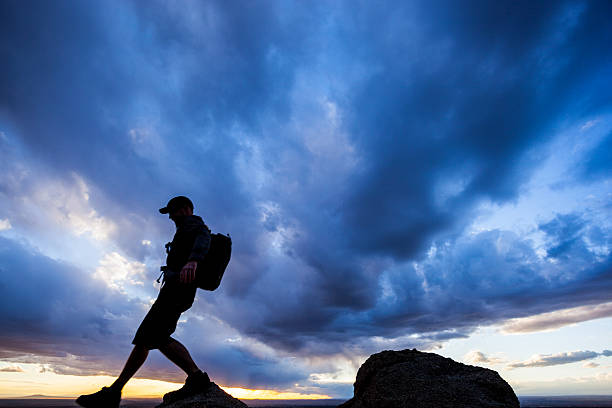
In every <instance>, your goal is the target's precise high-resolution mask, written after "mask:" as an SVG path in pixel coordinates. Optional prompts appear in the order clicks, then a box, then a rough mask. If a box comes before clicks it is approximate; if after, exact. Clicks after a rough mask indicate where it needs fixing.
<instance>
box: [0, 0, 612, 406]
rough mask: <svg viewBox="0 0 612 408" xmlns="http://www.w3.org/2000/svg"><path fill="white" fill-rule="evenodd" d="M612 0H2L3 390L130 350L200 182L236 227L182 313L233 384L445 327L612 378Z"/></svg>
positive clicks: (350, 358)
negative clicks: (177, 207) (169, 208)
mask: <svg viewBox="0 0 612 408" xmlns="http://www.w3.org/2000/svg"><path fill="white" fill-rule="evenodd" d="M611 14H612V10H611V5H610V4H609V3H608V2H605V1H589V2H586V1H552V2H547V1H541V2H527V1H525V2H522V1H521V2H489V1H463V2H461V3H457V2H453V1H411V2H394V1H386V2H383V3H373V2H353V1H347V2H343V1H337V2H284V1H283V2H281V1H278V2H274V1H258V2H227V1H217V2H216V1H207V2H199V1H182V2H165V1H153V2H149V3H147V5H146V7H145V6H144V5H143V4H142V3H139V2H130V1H127V2H118V1H117V2H115V1H109V2H78V1H60V2H44V1H40V2H37V1H34V2H28V3H27V4H24V3H22V2H17V1H3V2H0V18H1V21H2V24H0V60H1V61H2V70H0V271H1V274H2V284H0V295H1V296H0V324H1V326H2V328H3V329H2V332H1V333H0V394H1V395H11V390H12V389H14V388H11V387H13V386H14V384H16V383H20V381H21V383H20V384H25V382H28V383H29V384H31V386H30V388H28V389H31V390H32V392H31V393H40V392H37V390H40V389H43V388H44V387H42V385H41V384H43V383H44V382H45V381H47V382H48V381H50V380H49V378H50V377H45V376H50V375H53V376H54V377H53V378H55V380H53V381H59V380H58V379H57V378H59V377H61V376H64V377H61V378H64V379H65V378H77V377H78V378H88V376H92V375H110V376H112V375H116V374H117V373H118V371H119V370H120V368H121V366H122V365H123V362H124V360H125V358H126V356H127V355H128V354H129V349H130V341H131V338H132V336H133V334H134V332H135V329H136V327H137V325H138V324H139V322H140V320H141V319H142V317H143V316H144V314H145V313H146V311H147V310H148V307H149V305H150V303H151V302H152V300H153V299H154V298H155V296H156V294H157V291H158V285H157V284H156V283H155V282H154V280H155V278H156V277H157V274H158V272H157V271H158V268H159V265H160V264H163V261H164V252H163V244H164V243H165V242H167V241H168V240H170V238H171V236H172V233H173V228H174V227H173V225H172V224H171V223H170V222H169V220H168V219H167V218H165V217H163V216H161V215H160V214H159V213H158V212H157V209H158V208H159V207H161V206H162V205H163V204H165V203H166V201H167V200H168V199H169V198H170V197H172V196H174V195H177V194H184V195H188V196H189V197H191V198H192V200H193V201H194V203H195V212H196V213H197V214H199V215H201V216H202V217H203V218H204V220H205V221H206V223H207V224H208V225H209V226H210V227H211V228H212V229H213V230H214V231H217V232H224V233H230V234H231V235H232V237H233V241H234V253H233V258H232V261H231V264H230V267H229V270H228V272H227V275H226V276H225V277H224V280H223V282H222V285H221V287H220V289H219V290H218V291H216V292H214V293H208V292H206V293H205V292H202V291H201V292H200V293H199V294H198V298H197V301H196V303H195V304H194V307H193V308H192V309H191V310H190V311H189V312H188V313H186V314H185V315H184V316H183V318H182V320H181V323H180V324H179V328H178V330H177V337H178V338H179V339H180V340H181V341H183V342H184V343H185V344H186V345H187V346H188V348H189V349H190V350H191V351H192V354H193V355H194V357H195V359H196V361H197V362H198V363H199V364H200V365H201V366H202V368H203V369H205V370H207V371H208V372H209V374H210V375H211V377H212V378H213V379H214V380H215V381H217V382H218V383H220V384H222V385H225V386H228V387H242V388H249V389H267V390H277V391H283V392H295V393H301V394H303V395H306V394H322V395H329V396H332V397H339V398H344V397H349V396H351V394H352V381H353V380H354V376H355V373H356V370H357V368H358V367H359V365H360V364H361V363H362V362H363V361H364V360H365V358H366V357H367V356H368V355H370V354H371V353H374V352H377V351H381V350H383V349H403V348H412V347H417V348H419V349H422V350H429V351H434V352H438V353H440V354H443V355H446V356H449V357H452V358H454V359H456V360H459V361H464V362H469V363H473V364H480V365H483V366H487V367H491V368H494V369H496V370H498V371H499V372H500V373H501V374H502V376H503V377H504V378H506V379H508V380H509V381H510V383H511V384H512V385H513V386H514V388H515V390H516V391H517V392H518V393H523V394H538V393H540V394H542V393H543V394H563V393H573V394H578V393H590V394H604V393H609V390H610V389H612V359H610V357H611V356H612V352H610V350H611V349H612V344H611V343H610V339H611V338H612V300H611V298H610V293H611V289H612V257H611V253H610V247H611V239H612V220H611V217H610V214H611V211H610V210H611V208H612V185H611V182H612V181H611V174H612V173H611V170H612V157H611V153H610V152H612V98H611V97H610V95H612V82H611V81H610V77H611V75H612V53H611V52H610V50H609V44H610V43H612V28H611V26H610V24H609V21H608V20H609V18H608V17H609V16H610V15H611ZM20 376H22V377H20ZM26 376H27V381H26V380H23V381H22V380H20V378H23V379H25V378H26ZM138 376H139V377H140V378H142V379H149V380H162V381H173V382H182V380H183V375H182V374H181V373H180V371H179V370H178V369H176V368H175V367H173V366H172V365H171V363H169V362H166V361H164V359H163V358H162V357H161V356H160V355H157V354H153V355H152V358H151V360H150V361H149V362H147V364H146V365H145V366H144V367H143V369H142V370H141V371H140V372H139V374H138ZM100 378H102V377H100ZM75 381H76V380H75ZM91 381H93V382H95V380H91ZM68 383H69V382H68ZM75 384H76V383H75ZM99 385H104V384H99ZM67 387H68V386H67ZM24 389H25V388H24ZM20 390H21V388H20ZM62 390H64V389H62ZM568 390H572V392H569V391H568ZM14 392H16V391H14ZM63 392H68V393H69V392H70V390H69V389H66V391H63Z"/></svg>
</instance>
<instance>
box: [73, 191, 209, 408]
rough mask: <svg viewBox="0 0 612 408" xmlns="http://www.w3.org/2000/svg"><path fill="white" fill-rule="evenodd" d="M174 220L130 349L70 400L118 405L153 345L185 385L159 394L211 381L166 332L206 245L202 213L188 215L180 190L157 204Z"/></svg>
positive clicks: (182, 306) (195, 389) (191, 293)
mask: <svg viewBox="0 0 612 408" xmlns="http://www.w3.org/2000/svg"><path fill="white" fill-rule="evenodd" d="M159 212H160V213H162V214H168V215H169V218H170V219H171V220H172V221H174V223H175V224H176V233H175V234H174V238H173V240H172V242H171V243H170V248H169V250H168V257H167V259H166V269H165V271H164V280H163V283H162V288H161V290H160V292H159V295H158V296H157V300H156V301H155V303H153V306H151V310H149V313H147V315H146V316H145V318H144V320H143V321H142V323H141V324H140V327H139V328H138V331H137V332H136V335H135V337H134V340H133V341H132V344H134V349H133V350H132V353H131V354H130V356H129V357H128V360H127V362H126V363H125V367H124V368H123V371H121V374H120V375H119V377H118V378H117V380H116V381H115V382H114V383H113V384H112V385H111V386H110V387H104V388H102V389H101V390H100V391H98V392H96V393H94V394H88V395H81V396H80V397H79V398H77V400H76V402H77V403H78V404H79V405H81V406H83V407H86V408H110V407H113V408H114V407H117V408H118V407H119V402H120V401H121V390H122V389H123V387H124V386H125V384H126V383H127V382H128V380H129V379H130V378H132V376H133V375H134V374H136V371H138V369H139V368H140V367H141V366H142V364H143V363H144V362H145V360H146V359H147V356H148V354H149V350H152V349H159V351H161V352H162V353H163V354H164V355H165V356H166V357H168V359H170V361H172V362H173V363H174V364H176V365H177V366H179V367H180V368H181V369H182V370H183V371H185V373H186V374H187V380H186V381H185V385H184V386H183V387H182V388H181V389H179V390H176V391H173V392H170V393H168V394H166V395H164V402H172V401H176V400H179V399H183V398H186V397H188V396H190V395H194V394H197V393H200V392H203V391H206V390H207V389H208V387H209V386H210V384H211V382H210V380H209V378H208V374H206V373H205V372H202V371H201V370H200V369H199V368H198V366H197V365H196V364H195V362H194V361H193V359H192V358H191V356H190V355H189V352H188V351H187V349H186V348H185V346H183V345H182V344H181V343H179V342H178V341H177V340H175V339H173V338H172V337H170V335H171V334H172V333H174V330H175V329H176V324H177V322H178V319H179V317H180V315H181V313H183V312H184V311H186V310H187V309H189V308H190V307H191V305H192V304H193V300H194V298H195V293H196V290H197V286H196V284H195V274H196V273H197V266H198V262H200V263H201V262H202V261H203V259H204V256H205V255H206V253H207V252H208V249H209V247H210V230H209V229H208V227H207V226H206V224H204V222H203V221H202V218H200V217H198V216H197V215H193V203H192V202H191V200H190V199H189V198H187V197H184V196H178V197H174V198H172V199H171V200H170V201H169V202H168V205H167V206H166V207H164V208H161V209H160V210H159Z"/></svg>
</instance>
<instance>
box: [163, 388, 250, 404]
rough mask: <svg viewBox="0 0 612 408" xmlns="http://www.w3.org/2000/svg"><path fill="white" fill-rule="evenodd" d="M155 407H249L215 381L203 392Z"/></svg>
mask: <svg viewBox="0 0 612 408" xmlns="http://www.w3.org/2000/svg"><path fill="white" fill-rule="evenodd" d="M155 408H248V407H247V405H246V404H245V403H244V402H242V401H240V400H239V399H236V398H234V397H232V396H231V395H229V394H228V393H226V392H225V391H223V390H222V389H221V388H219V386H218V385H217V384H215V383H212V385H211V386H210V388H209V389H208V390H207V391H206V392H205V393H202V394H198V395H194V396H193V397H189V398H185V399H183V400H180V401H175V402H173V403H171V404H160V405H158V406H157V407H155Z"/></svg>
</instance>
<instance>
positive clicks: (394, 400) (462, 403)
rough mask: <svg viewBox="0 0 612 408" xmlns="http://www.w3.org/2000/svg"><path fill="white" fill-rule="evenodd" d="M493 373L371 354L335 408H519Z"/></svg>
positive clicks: (433, 359)
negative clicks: (349, 394) (351, 391)
mask: <svg viewBox="0 0 612 408" xmlns="http://www.w3.org/2000/svg"><path fill="white" fill-rule="evenodd" d="M519 406H520V404H519V400H518V398H517V397H516V395H515V394H514V391H513V390H512V388H511V387H510V385H509V384H508V383H507V382H505V381H504V380H503V379H502V378H501V377H500V376H499V374H497V372H495V371H493V370H489V369H487V368H482V367H474V366H470V365H465V364H461V363H457V362H455V361H453V360H451V359H450V358H444V357H442V356H439V355H437V354H434V353H422V352H420V351H417V350H416V349H413V350H403V351H383V352H381V353H377V354H373V355H371V356H370V357H369V358H368V359H367V360H366V362H365V363H363V365H362V366H361V367H360V368H359V371H358V372H357V380H356V381H355V385H354V396H353V398H352V399H350V400H348V401H347V402H345V403H344V404H342V405H340V406H339V408H403V407H405V408H484V407H487V408H489V407H496V408H502V407H503V408H519Z"/></svg>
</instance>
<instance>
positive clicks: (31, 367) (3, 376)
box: [0, 364, 331, 400]
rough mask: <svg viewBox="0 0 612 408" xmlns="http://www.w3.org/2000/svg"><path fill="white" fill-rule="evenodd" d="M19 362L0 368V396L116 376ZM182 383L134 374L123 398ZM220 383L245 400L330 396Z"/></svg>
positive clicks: (85, 390) (90, 385) (51, 391)
mask: <svg viewBox="0 0 612 408" xmlns="http://www.w3.org/2000/svg"><path fill="white" fill-rule="evenodd" d="M19 366H20V368H21V369H22V370H23V371H21V372H0V398H21V397H27V396H30V395H32V396H34V395H43V396H44V397H41V398H49V399H54V398H55V399H61V398H76V397H78V396H79V395H81V394H89V393H92V392H96V391H98V390H99V389H100V388H102V387H103V386H108V385H110V384H111V383H112V382H113V381H114V380H115V377H111V376H106V375H99V376H77V375H66V374H56V373H53V372H48V371H46V372H42V373H41V372H40V371H41V370H40V366H39V365H38V364H19ZM181 385H182V384H181V383H173V382H169V381H160V380H150V379H144V378H133V379H131V380H130V382H128V384H127V385H126V386H125V388H124V390H123V393H122V398H126V399H129V398H156V399H161V398H162V397H163V395H164V394H165V393H167V392H170V391H173V390H176V389H178V388H180V387H181ZM219 386H220V387H221V388H222V389H223V390H224V391H225V392H227V393H228V394H230V395H231V396H233V397H234V398H238V399H245V400H249V399H269V400H275V399H282V400H290V399H311V400H320V399H331V397H330V396H329V395H324V394H306V393H304V394H303V393H299V392H292V391H277V390H266V389H261V390H260V389H249V388H242V387H225V386H221V385H219ZM151 390H155V392H151ZM34 398H36V397H34Z"/></svg>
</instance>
